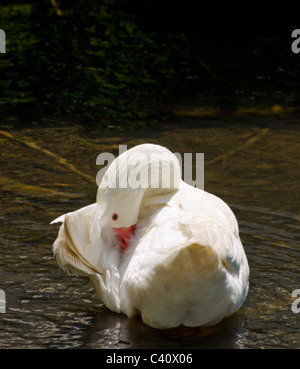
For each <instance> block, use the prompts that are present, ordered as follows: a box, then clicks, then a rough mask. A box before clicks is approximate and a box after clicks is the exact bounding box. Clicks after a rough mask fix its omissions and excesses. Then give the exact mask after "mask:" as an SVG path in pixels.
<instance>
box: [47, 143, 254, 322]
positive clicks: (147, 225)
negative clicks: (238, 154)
mask: <svg viewBox="0 0 300 369" xmlns="http://www.w3.org/2000/svg"><path fill="white" fill-rule="evenodd" d="M58 222H62V225H61V226H60V229H59V233H58V237H57V239H56V241H55V242H54V244H53V252H54V254H55V255H56V260H57V263H58V265H59V267H60V268H61V269H63V270H64V271H65V272H67V273H73V274H75V275H79V276H88V277H89V278H90V279H91V281H92V282H93V284H94V286H95V289H96V291H97V293H98V295H99V296H100V299H101V301H102V302H103V303H104V304H105V305H106V306H107V307H108V308H109V309H111V310H112V311H114V312H116V313H124V314H126V315H127V316H128V317H129V318H130V317H132V316H134V315H136V314H140V315H141V318H142V320H143V321H144V323H146V324H148V325H149V326H152V327H154V328H159V329H166V328H172V327H177V326H180V325H184V326H188V327H196V326H211V325H215V324H217V323H218V322H220V321H221V320H222V319H223V318H224V317H228V316H230V315H232V314H233V313H235V312H236V311H237V310H238V309H239V308H240V307H241V306H242V304H243V302H244V301H245V299H246V296H247V293H248V280H249V267H248V262H247V258H246V255H245V252H244V248H243V246H242V243H241V241H240V238H239V230H238V224H237V220H236V218H235V216H234V214H233V212H232V211H231V209H230V208H229V206H228V205H227V204H226V203H225V202H224V201H222V200H221V199H220V198H218V197H216V196H214V195H212V194H210V193H208V192H206V191H204V190H201V189H198V188H195V187H192V186H190V185H188V184H187V183H185V182H184V181H183V180H182V179H181V168H180V164H179V162H178V160H177V158H176V156H175V155H174V154H173V153H172V152H171V151H169V150H168V149H167V148H164V147H162V146H159V145H154V144H142V145H138V146H135V147H133V148H132V149H130V150H128V151H126V152H124V153H122V154H121V155H120V156H119V157H117V158H116V159H115V160H114V161H113V162H112V163H111V164H110V166H109V167H108V169H107V170H106V172H105V175H104V176H103V178H102V180H101V182H100V184H99V187H98V191H97V201H96V203H94V204H92V205H89V206H86V207H84V208H81V209H79V210H77V211H74V212H70V213H67V214H64V215H62V216H60V217H59V218H57V219H55V220H54V221H53V222H52V223H58Z"/></svg>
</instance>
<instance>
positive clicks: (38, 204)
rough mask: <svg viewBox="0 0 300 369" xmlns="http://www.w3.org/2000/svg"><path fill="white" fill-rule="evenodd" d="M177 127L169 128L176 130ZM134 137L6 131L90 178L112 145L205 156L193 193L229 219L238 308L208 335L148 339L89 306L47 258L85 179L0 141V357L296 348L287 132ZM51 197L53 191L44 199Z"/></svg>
mask: <svg viewBox="0 0 300 369" xmlns="http://www.w3.org/2000/svg"><path fill="white" fill-rule="evenodd" d="M179 123H180V124H179ZM179 123H178V125H169V126H164V127H161V128H160V129H158V130H156V131H147V132H146V133H145V132H144V133H139V132H135V133H130V135H131V137H129V135H124V136H117V135H116V136H111V137H106V138H105V137H100V135H99V136H95V135H93V136H92V135H90V136H89V137H88V136H87V135H86V134H85V133H83V132H82V131H80V129H77V128H72V129H71V128H39V129H37V128H36V129H34V130H33V129H24V130H20V131H16V132H12V134H13V135H14V136H15V137H17V138H18V139H21V140H23V141H30V142H32V141H33V142H35V143H36V144H38V145H39V148H43V149H45V150H50V151H51V152H54V153H55V154H56V155H58V156H60V157H63V158H66V159H67V160H68V162H69V163H72V164H73V165H74V166H75V167H76V168H77V169H78V170H79V171H80V172H83V173H86V174H88V175H89V176H90V177H91V178H95V177H96V174H97V172H98V170H99V169H100V168H99V167H97V166H96V165H95V163H96V158H97V156H98V155H99V154H100V153H101V152H104V151H108V152H112V153H114V154H115V155H116V154H117V153H118V145H119V144H128V146H129V147H132V146H133V145H134V144H138V143H142V142H154V143H159V144H162V145H165V146H167V147H169V148H170V149H171V150H172V151H174V152H181V153H184V152H194V153H196V152H204V153H205V189H206V190H207V191H209V192H212V193H214V194H216V195H218V196H220V197H221V198H223V199H224V200H225V201H226V202H227V203H228V204H229V205H230V206H231V207H232V209H233V211H234V213H235V214H236V216H237V219H238V222H239V226H240V235H241V239H242V242H243V244H244V248H245V251H246V254H247V257H248V261H249V265H250V270H251V275H250V290H249V295H248V298H247V300H246V302H245V304H244V306H243V307H242V309H241V310H240V311H239V312H238V313H236V314H235V315H233V316H232V317H230V318H228V319H226V320H224V321H223V322H221V323H220V324H219V325H217V326H216V327H211V328H206V329H203V328H192V329H188V328H177V329H170V330H166V331H159V330H156V329H153V328H150V327H148V326H146V325H144V324H143V323H142V322H141V320H140V318H138V317H137V318H134V319H128V318H127V317H125V316H124V315H122V314H115V313H112V312H110V311H109V310H108V309H107V308H106V307H105V306H103V305H102V304H101V301H100V300H99V298H98V296H97V295H96V293H95V291H94V288H93V286H92V285H91V283H90V282H89V280H88V279H86V278H82V277H81V278H79V277H74V276H68V275H66V274H65V273H63V272H62V271H61V270H60V269H59V268H58V266H57V265H56V262H55V260H54V258H53V255H52V250H51V246H52V243H53V241H54V239H55V238H56V235H57V229H58V226H57V225H53V226H50V225H49V222H50V221H51V220H52V219H53V218H55V217H56V216H58V215H60V214H62V213H64V212H66V211H71V210H75V209H77V208H80V207H82V206H85V205H87V204H89V203H92V202H94V199H95V194H96V186H95V183H93V181H92V180H90V181H89V180H88V179H87V178H84V177H83V176H82V175H80V174H76V173H74V172H73V171H72V170H70V168H67V167H66V166H65V165H64V164H59V163H58V161H57V158H54V157H51V156H49V155H48V154H47V153H45V152H42V151H41V150H40V149H39V148H33V147H30V145H29V146H28V145H27V146H26V145H24V143H23V144H22V143H21V142H20V141H14V140H12V139H11V138H8V137H5V136H3V135H0V153H1V156H0V160H1V175H0V184H1V190H0V193H1V208H0V229H1V233H0V245H1V247H0V288H1V289H2V290H3V291H5V294H6V313H5V314H0V347H1V348H120V349H122V348H300V336H299V328H300V313H299V314H295V313H293V311H292V310H291V305H292V302H293V300H295V298H293V297H292V291H293V290H295V289H299V288H300V273H299V258H300V254H299V253H300V232H299V230H300V223H299V221H300V210H299V209H300V206H299V205H300V196H299V195H300V168H299V166H300V164H299V142H300V129H299V125H297V124H296V123H294V122H288V121H284V122H283V121H281V122H278V121H276V122H273V121H271V120H267V121H263V122H262V121H259V122H257V121H256V122H254V121H252V120H248V121H247V120H245V121H244V122H243V124H238V125H236V124H235V123H227V124H224V122H221V121H220V122H216V121H207V122H206V121H203V120H202V121H199V122H198V121H197V120H194V121H193V123H194V128H187V127H186V128H182V127H184V126H183V125H182V123H189V122H179ZM48 189H51V190H52V191H53V190H55V191H56V192H54V193H52V192H51V191H48Z"/></svg>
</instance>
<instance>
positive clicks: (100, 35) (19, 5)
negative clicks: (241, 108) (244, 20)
mask: <svg viewBox="0 0 300 369" xmlns="http://www.w3.org/2000/svg"><path fill="white" fill-rule="evenodd" d="M150 3H151V2H148V1H146V2H145V4H148V6H149V4H150ZM154 3H155V2H154ZM128 4H130V1H126V0H102V1H97V0H93V1H84V0H74V1H68V0H61V1H60V2H58V1H56V0H35V1H22V2H18V1H9V2H8V1H7V2H6V5H4V6H2V9H1V15H0V28H1V29H4V30H5V32H6V38H7V46H6V50H7V53H6V54H0V58H1V89H0V108H1V109H2V112H3V116H6V117H9V116H18V115H22V114H23V117H24V115H28V114H31V115H34V114H38V113H39V114H51V115H60V114H66V113H72V114H76V115H80V116H84V117H88V118H91V119H94V120H95V121H97V124H99V122H101V124H108V122H110V124H111V122H113V123H114V124H119V123H120V122H122V124H127V125H133V126H143V125H145V124H147V123H149V122H151V121H152V120H155V119H156V118H157V116H158V113H159V109H158V106H159V104H161V103H162V102H165V101H170V100H168V99H171V98H174V96H175V94H176V93H182V92H183V91H186V90H189V91H191V90H192V91H193V90H196V91H197V93H199V92H200V93H203V94H208V95H217V94H219V95H220V94H221V95H227V96H228V95H235V96H236V95H238V96H240V95H241V94H244V95H245V96H248V97H250V98H252V99H257V98H262V97H263V96H264V95H265V94H268V96H269V95H270V94H273V95H274V93H275V94H279V95H280V94H282V93H285V94H286V93H287V91H288V97H289V98H294V97H295V96H296V95H297V94H298V91H299V88H298V87H299V86H298V83H296V82H295V81H296V77H297V76H298V75H299V70H300V68H299V65H300V63H299V61H298V62H295V58H294V60H292V58H293V57H294V55H292V53H291V51H290V41H287V40H286V39H284V40H282V39H278V38H276V39H275V38H263V39H251V40H249V39H243V38H239V37H237V38H236V37H231V38H226V37H224V36H221V37H220V35H219V34H213V33H209V32H207V33H201V32H200V33H199V32H198V33H197V32H194V33H192V32H189V30H188V29H187V28H185V27H182V25H178V24H175V25H174V22H173V23H172V22H171V23H170V22H168V21H167V19H166V26H165V27H161V25H162V23H163V22H164V20H163V19H161V21H160V22H159V23H158V25H155V24H154V23H153V24H151V22H150V23H149V22H148V23H147V22H146V23H145V22H144V18H143V17H141V6H140V8H139V9H138V11H136V10H134V8H133V7H132V6H131V7H130V6H129V5H128ZM142 7H143V6H142ZM142 10H144V11H146V12H147V9H146V6H145V9H142ZM152 11H153V9H152ZM164 16H166V13H164ZM268 58H269V59H268ZM298 60H299V58H298ZM280 98H281V95H280V96H279V99H280Z"/></svg>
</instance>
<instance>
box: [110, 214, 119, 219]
mask: <svg viewBox="0 0 300 369" xmlns="http://www.w3.org/2000/svg"><path fill="white" fill-rule="evenodd" d="M118 217H119V216H118V214H117V213H113V215H112V217H111V218H112V220H115V221H116V220H117V219H118Z"/></svg>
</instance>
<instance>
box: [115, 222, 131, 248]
mask: <svg viewBox="0 0 300 369" xmlns="http://www.w3.org/2000/svg"><path fill="white" fill-rule="evenodd" d="M113 230H114V231H115V233H116V236H117V237H118V240H119V241H120V244H121V247H122V250H123V251H125V250H127V248H128V246H129V244H130V240H131V236H132V235H133V234H135V230H136V224H134V225H132V226H130V227H127V228H126V227H122V228H113Z"/></svg>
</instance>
